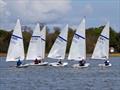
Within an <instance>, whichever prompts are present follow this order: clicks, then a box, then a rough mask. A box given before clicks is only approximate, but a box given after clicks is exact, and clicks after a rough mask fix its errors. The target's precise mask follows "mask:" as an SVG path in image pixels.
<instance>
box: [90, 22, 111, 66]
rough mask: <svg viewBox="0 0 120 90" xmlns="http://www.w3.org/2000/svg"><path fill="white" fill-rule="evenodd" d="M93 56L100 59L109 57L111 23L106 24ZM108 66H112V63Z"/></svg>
mask: <svg viewBox="0 0 120 90" xmlns="http://www.w3.org/2000/svg"><path fill="white" fill-rule="evenodd" d="M91 58H92V59H100V60H108V59H109V23H107V24H106V26H105V27H104V29H103V31H102V32H101V34H100V36H99V38H98V40H97V43H96V46H95V49H94V51H93V54H92V57H91ZM99 66H105V64H99ZM108 66H111V64H109V65H108Z"/></svg>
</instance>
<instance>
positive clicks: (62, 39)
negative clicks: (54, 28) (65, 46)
mask: <svg viewBox="0 0 120 90" xmlns="http://www.w3.org/2000/svg"><path fill="white" fill-rule="evenodd" d="M58 40H59V41H61V42H63V41H65V42H66V41H67V40H65V39H64V38H63V37H61V36H58Z"/></svg>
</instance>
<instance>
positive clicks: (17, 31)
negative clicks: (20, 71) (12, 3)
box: [6, 19, 26, 67]
mask: <svg viewBox="0 0 120 90" xmlns="http://www.w3.org/2000/svg"><path fill="white" fill-rule="evenodd" d="M24 58H25V55H24V45H23V37H22V31H21V25H20V20H19V19H18V20H17V23H16V26H15V28H14V31H13V33H12V36H11V40H10V44H9V48H8V52H7V57H6V61H18V60H20V61H23V60H24ZM19 67H26V65H20V66H19Z"/></svg>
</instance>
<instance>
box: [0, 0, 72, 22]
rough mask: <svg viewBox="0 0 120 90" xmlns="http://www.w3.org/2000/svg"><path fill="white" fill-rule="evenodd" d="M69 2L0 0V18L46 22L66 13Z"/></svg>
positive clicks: (68, 0)
mask: <svg viewBox="0 0 120 90" xmlns="http://www.w3.org/2000/svg"><path fill="white" fill-rule="evenodd" d="M70 3H71V1H70V0H59V1H57V0H56V1H55V0H34V1H33V0H5V1H3V0H0V13H2V15H1V16H0V18H1V19H2V20H3V21H4V20H5V19H8V18H9V21H12V20H14V21H15V20H16V19H17V18H20V19H22V21H24V22H30V23H31V22H37V21H39V22H45V23H47V22H51V21H54V20H56V19H58V18H62V17H63V16H64V15H66V14H67V12H69V10H70V9H71V5H70Z"/></svg>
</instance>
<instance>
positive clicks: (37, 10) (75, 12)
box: [0, 0, 120, 32]
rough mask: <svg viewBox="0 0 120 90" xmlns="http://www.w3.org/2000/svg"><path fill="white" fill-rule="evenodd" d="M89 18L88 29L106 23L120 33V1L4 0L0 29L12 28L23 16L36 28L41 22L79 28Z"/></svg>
mask: <svg viewBox="0 0 120 90" xmlns="http://www.w3.org/2000/svg"><path fill="white" fill-rule="evenodd" d="M83 17H85V18H86V28H89V27H98V26H101V25H105V24H106V23H107V22H108V21H109V22H110V26H111V27H112V28H113V29H114V30H115V31H117V32H120V0H0V28H2V29H7V30H11V29H13V28H14V26H15V23H16V20H17V19H18V18H19V19H20V21H21V24H22V25H27V26H30V27H32V28H34V27H35V25H36V23H37V22H41V23H46V24H47V26H48V27H53V26H59V27H61V28H62V27H64V26H65V25H66V24H69V26H70V27H75V28H76V27H77V26H78V25H79V24H80V21H81V20H82V18H83Z"/></svg>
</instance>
